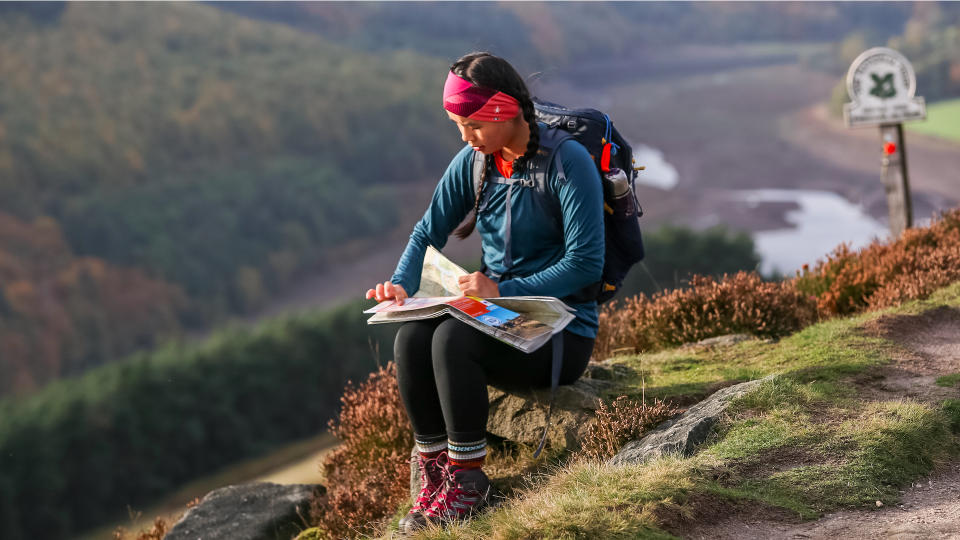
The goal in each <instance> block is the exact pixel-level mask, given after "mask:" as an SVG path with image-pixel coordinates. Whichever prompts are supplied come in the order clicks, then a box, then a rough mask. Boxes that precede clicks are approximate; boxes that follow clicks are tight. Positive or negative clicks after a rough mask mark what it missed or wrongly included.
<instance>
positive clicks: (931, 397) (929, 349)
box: [685, 307, 960, 540]
mask: <svg viewBox="0 0 960 540" xmlns="http://www.w3.org/2000/svg"><path fill="white" fill-rule="evenodd" d="M864 331H865V332H866V333H867V334H871V335H875V336H880V337H884V338H886V339H890V340H892V341H894V342H895V343H897V344H898V345H900V347H901V348H902V349H901V353H900V354H899V355H898V356H897V358H896V359H895V361H894V362H893V364H891V365H890V366H887V367H885V368H884V369H882V370H879V372H878V373H875V374H872V376H871V377H869V378H865V380H864V381H863V382H862V386H861V388H862V390H863V391H864V393H865V394H866V396H867V397H869V398H871V399H887V400H889V399H900V398H910V399H916V400H918V401H924V402H928V403H939V402H940V401H942V400H944V399H948V398H953V399H960V388H956V387H954V388H944V387H941V386H937V385H936V384H935V382H934V381H935V379H936V378H937V377H938V376H941V375H949V374H952V373H958V372H960V309H957V308H948V307H940V308H937V309H933V310H930V311H927V312H924V313H922V314H920V315H897V316H884V317H881V318H879V319H876V320H874V321H872V322H870V323H869V324H867V325H866V326H864ZM902 493H903V496H902V499H901V502H900V504H898V505H896V506H892V507H880V508H877V509H875V510H871V511H867V510H847V511H842V512H836V513H833V514H829V515H826V516H824V517H823V518H821V519H819V520H817V521H813V522H808V523H797V522H792V521H790V520H789V518H786V517H785V516H780V517H779V518H776V517H771V516H770V515H768V513H765V512H758V511H756V509H752V510H744V511H742V512H737V513H735V514H733V515H731V516H729V517H727V518H725V519H723V520H721V521H719V522H715V523H709V524H703V525H701V526H697V527H695V528H694V529H693V530H691V531H690V532H689V534H687V535H686V536H685V537H686V538H690V539H704V540H705V539H730V540H733V539H742V538H764V539H767V538H769V539H797V538H842V539H853V540H866V539H874V538H896V539H927V538H929V539H934V538H936V539H941V538H950V539H958V540H960V462H955V463H947V464H943V465H942V466H941V467H940V468H939V469H938V470H937V471H935V472H934V474H932V475H931V476H930V477H929V478H925V479H921V480H920V481H918V482H916V483H914V485H912V486H910V487H909V488H907V489H905V490H902Z"/></svg>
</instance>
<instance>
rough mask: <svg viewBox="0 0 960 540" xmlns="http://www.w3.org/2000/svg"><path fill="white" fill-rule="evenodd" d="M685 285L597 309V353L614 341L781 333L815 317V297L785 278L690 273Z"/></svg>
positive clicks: (652, 343)
mask: <svg viewBox="0 0 960 540" xmlns="http://www.w3.org/2000/svg"><path fill="white" fill-rule="evenodd" d="M690 285H691V286H690V288H689V289H683V290H673V291H665V292H663V293H657V294H655V295H654V296H653V297H651V298H648V297H646V296H635V297H633V298H628V299H626V300H625V301H624V302H623V306H622V307H621V306H618V304H617V302H613V303H611V304H609V305H607V306H605V307H604V308H603V309H602V310H601V312H600V332H599V334H598V336H597V342H596V346H595V355H596V356H597V357H598V358H603V357H605V356H608V355H609V353H610V352H611V351H612V350H613V349H615V348H617V347H634V348H635V349H636V350H638V351H648V350H654V349H660V348H664V347H668V346H672V345H680V344H682V343H687V342H691V341H698V340H701V339H705V338H708V337H713V336H719V335H723V334H731V333H749V334H754V335H758V336H766V337H779V336H783V335H786V334H789V333H791V332H794V331H796V330H799V329H801V328H803V327H805V326H807V325H808V324H810V323H812V322H814V321H815V320H816V317H817V313H816V305H815V303H814V300H813V299H812V298H811V297H810V296H808V295H805V294H802V293H800V292H799V291H797V290H796V288H794V287H793V285H792V284H791V283H789V282H786V283H785V282H764V281H763V280H762V279H761V278H760V276H758V275H757V274H755V273H747V272H738V273H736V274H734V275H733V276H723V277H722V278H721V279H720V280H719V281H717V280H715V279H713V278H710V277H703V276H694V277H693V279H692V280H691V283H690Z"/></svg>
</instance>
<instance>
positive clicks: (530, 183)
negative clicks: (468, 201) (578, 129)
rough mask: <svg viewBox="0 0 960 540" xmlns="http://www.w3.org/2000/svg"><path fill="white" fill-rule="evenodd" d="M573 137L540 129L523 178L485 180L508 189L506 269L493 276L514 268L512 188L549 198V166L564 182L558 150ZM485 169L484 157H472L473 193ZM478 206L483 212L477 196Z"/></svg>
mask: <svg viewBox="0 0 960 540" xmlns="http://www.w3.org/2000/svg"><path fill="white" fill-rule="evenodd" d="M572 138H573V136H572V135H570V134H569V133H567V132H566V131H563V130H562V129H558V128H549V127H542V126H541V128H540V149H539V150H538V151H537V154H536V155H535V156H534V157H533V159H531V160H530V163H529V172H528V174H526V175H525V176H526V178H505V177H503V176H502V175H500V174H499V173H496V174H490V175H488V177H487V182H489V183H491V184H506V185H507V200H506V203H505V204H506V216H505V219H504V221H503V233H502V236H503V266H504V268H505V270H504V273H503V274H501V275H497V276H494V277H496V278H497V280H498V281H499V279H502V278H503V276H505V275H507V274H509V273H510V270H511V269H512V268H513V254H512V252H511V249H510V237H511V229H512V224H513V216H512V215H511V208H510V206H511V200H512V196H513V187H514V186H515V185H518V184H519V185H521V186H523V187H526V188H532V189H534V190H536V191H537V193H541V194H548V193H550V190H549V184H548V179H549V172H550V163H551V162H553V163H554V166H555V168H556V171H557V175H558V177H559V178H560V179H561V180H564V181H565V180H566V178H567V176H566V173H565V172H564V171H563V165H562V164H561V162H560V161H561V160H560V154H558V153H557V148H558V147H559V146H560V143H562V142H563V141H565V140H567V139H572ZM485 166H486V159H485V157H484V155H483V154H481V153H480V152H474V153H473V189H474V192H477V191H479V190H480V178H481V176H482V175H483V168H484V167H485ZM480 197H481V200H480V206H479V207H478V211H483V209H484V208H485V207H486V200H485V199H483V194H480ZM557 218H558V219H559V220H562V217H561V216H557Z"/></svg>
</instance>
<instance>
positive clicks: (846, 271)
mask: <svg viewBox="0 0 960 540" xmlns="http://www.w3.org/2000/svg"><path fill="white" fill-rule="evenodd" d="M957 280H960V209H955V210H951V211H949V212H946V213H944V214H943V215H942V216H940V218H939V219H937V220H935V221H934V222H933V223H932V224H931V225H930V226H928V227H924V228H916V229H909V230H907V231H905V232H904V233H903V234H902V235H901V236H900V238H898V239H897V240H896V241H895V242H893V243H891V244H882V243H880V242H874V243H873V244H871V245H870V246H868V247H866V248H864V249H862V250H860V251H859V252H853V251H851V250H850V248H849V247H847V246H846V245H841V246H839V247H838V248H837V249H836V250H834V252H833V253H831V254H830V255H828V256H827V260H826V261H820V262H818V263H817V265H816V266H815V267H814V269H812V270H811V269H810V268H809V267H807V266H806V265H804V268H803V269H801V270H800V271H798V272H797V277H796V278H795V279H792V280H789V281H784V282H764V281H763V280H762V279H761V278H760V276H758V275H756V274H754V273H749V274H748V273H744V272H740V273H738V274H736V275H734V276H724V277H723V278H722V279H720V281H715V280H713V279H711V278H705V277H700V276H697V277H694V278H693V280H692V281H691V286H690V287H689V288H687V289H679V290H673V291H665V292H663V293H658V294H656V295H654V296H653V297H650V298H648V297H646V296H637V297H633V298H627V299H626V300H624V301H623V302H621V303H618V302H612V303H611V304H609V305H607V306H604V308H603V309H602V310H601V311H600V331H599V334H598V335H597V344H596V347H595V349H594V357H595V358H606V357H609V356H610V354H611V353H612V351H614V350H616V349H618V348H623V347H626V348H632V349H634V350H636V351H637V352H640V351H651V350H657V349H663V348H666V347H671V346H676V345H680V344H683V343H689V342H693V341H699V340H701V339H704V338H708V337H714V336H719V335H723V334H731V333H749V334H753V335H756V336H763V337H779V336H784V335H787V334H790V333H792V332H795V331H797V330H800V329H802V328H804V327H805V326H807V325H809V324H811V323H814V322H816V321H817V320H818V319H826V318H830V317H833V316H836V315H849V314H853V313H858V312H861V311H864V310H870V309H879V308H883V307H888V306H895V305H898V304H901V303H903V302H905V301H907V300H912V299H918V298H924V297H926V296H928V295H929V294H930V293H931V292H933V291H934V290H936V289H938V288H940V287H943V286H946V285H949V284H950V283H953V282H955V281H957Z"/></svg>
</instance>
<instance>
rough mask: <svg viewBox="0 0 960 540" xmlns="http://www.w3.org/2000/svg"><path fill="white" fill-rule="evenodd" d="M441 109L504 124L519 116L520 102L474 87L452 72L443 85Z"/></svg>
mask: <svg viewBox="0 0 960 540" xmlns="http://www.w3.org/2000/svg"><path fill="white" fill-rule="evenodd" d="M443 108H444V109H446V110H448V111H450V112H452V113H453V114H455V115H457V116H465V117H467V118H470V119H473V120H480V121H482V122H506V121H507V120H510V119H511V118H513V117H515V116H517V115H518V114H520V102H519V101H517V100H516V98H514V97H513V96H509V95H507V94H504V93H503V92H498V91H496V90H492V89H490V88H481V87H479V86H474V85H473V84H472V83H471V82H470V81H468V80H466V79H464V78H462V77H459V76H457V74H455V73H454V72H452V71H451V72H450V73H449V74H447V82H446V83H445V84H444V85H443Z"/></svg>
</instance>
